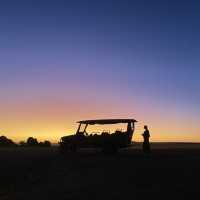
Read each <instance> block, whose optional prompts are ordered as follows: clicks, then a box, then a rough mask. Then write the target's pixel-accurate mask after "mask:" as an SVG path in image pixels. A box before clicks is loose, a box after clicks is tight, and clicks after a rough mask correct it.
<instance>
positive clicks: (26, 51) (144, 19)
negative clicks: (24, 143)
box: [0, 0, 200, 142]
mask: <svg viewBox="0 0 200 200" xmlns="http://www.w3.org/2000/svg"><path fill="white" fill-rule="evenodd" d="M199 10H200V3H199V2H198V1H193V0H191V1H184V0H180V1H178V0H171V1H167V0H163V1H160V0H157V1H156V0H151V1H149V0H146V1H145V0H138V1H132V0H130V1H129V0H120V1H119V0H101V1H100V0H99V1H97V0H96V1H95V0H90V1H89V0H32V1H31V0H18V1H16V0H6V1H1V2H0V100H1V101H0V134H1V135H6V136H8V137H10V138H11V139H14V140H15V141H20V140H23V139H25V138H27V137H28V136H34V137H37V138H39V139H41V140H43V139H50V140H52V141H57V140H59V138H60V137H61V136H63V135H66V134H70V133H73V132H75V129H76V126H77V124H76V123H75V122H76V121H78V120H80V119H90V118H92V119H93V118H117V117H120V118H123V117H125V118H135V119H137V120H138V121H139V123H137V126H136V135H135V138H134V139H135V140H141V139H142V138H141V135H140V134H141V133H142V131H143V129H142V127H143V125H144V124H147V125H149V128H150V131H151V134H152V137H151V139H152V141H192V142H200V78H199V77H200V12H199Z"/></svg>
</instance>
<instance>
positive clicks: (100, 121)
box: [77, 119, 137, 125]
mask: <svg viewBox="0 0 200 200" xmlns="http://www.w3.org/2000/svg"><path fill="white" fill-rule="evenodd" d="M129 122H132V123H134V122H137V121H136V120H135V119H93V120H83V121H79V122H77V123H81V124H89V125H95V124H118V123H129Z"/></svg>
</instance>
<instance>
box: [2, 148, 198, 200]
mask: <svg viewBox="0 0 200 200" xmlns="http://www.w3.org/2000/svg"><path fill="white" fill-rule="evenodd" d="M140 148H141V146H140V145H138V146H136V147H133V148H131V149H128V150H124V151H122V152H120V153H119V154H117V155H112V156H111V155H107V156H105V155H103V154H101V153H99V152H95V151H91V150H87V151H81V152H79V153H78V154H68V155H65V156H62V155H60V154H59V153H58V149H57V148H56V147H53V148H14V149H0V200H4V199H5V200H6V199H19V200H23V199H24V200H25V199H28V200H29V199H30V200H32V199H36V200H40V199H41V200H45V199H50V200H51V199H99V200H104V199H109V200H111V199H114V200H115V199H147V198H148V199H193V197H195V195H197V197H196V198H197V199H199V193H200V186H199V185H200V184H199V183H200V145H199V144H165V145H164V144H157V145H153V151H152V154H151V155H144V154H143V153H142V152H141V149H140Z"/></svg>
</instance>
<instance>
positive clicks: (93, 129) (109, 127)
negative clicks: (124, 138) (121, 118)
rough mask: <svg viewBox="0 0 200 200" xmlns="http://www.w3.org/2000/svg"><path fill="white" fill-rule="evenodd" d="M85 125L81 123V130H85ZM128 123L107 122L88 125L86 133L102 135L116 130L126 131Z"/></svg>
mask: <svg viewBox="0 0 200 200" xmlns="http://www.w3.org/2000/svg"><path fill="white" fill-rule="evenodd" d="M84 127H85V125H84V124H82V125H81V129H80V132H83V131H84ZM126 130H127V123H119V124H105V125H97V124H96V125H88V127H87V129H86V133H87V134H88V135H90V134H97V135H101V134H102V133H105V132H106V133H115V132H116V131H120V132H126Z"/></svg>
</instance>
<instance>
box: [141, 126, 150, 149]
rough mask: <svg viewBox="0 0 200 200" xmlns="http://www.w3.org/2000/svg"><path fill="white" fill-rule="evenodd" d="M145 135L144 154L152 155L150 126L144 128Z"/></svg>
mask: <svg viewBox="0 0 200 200" xmlns="http://www.w3.org/2000/svg"><path fill="white" fill-rule="evenodd" d="M144 130H145V131H144V133H143V134H142V136H143V138H144V141H143V145H142V147H143V152H144V153H150V152H151V148H150V143H149V138H150V133H149V130H148V126H144Z"/></svg>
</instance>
